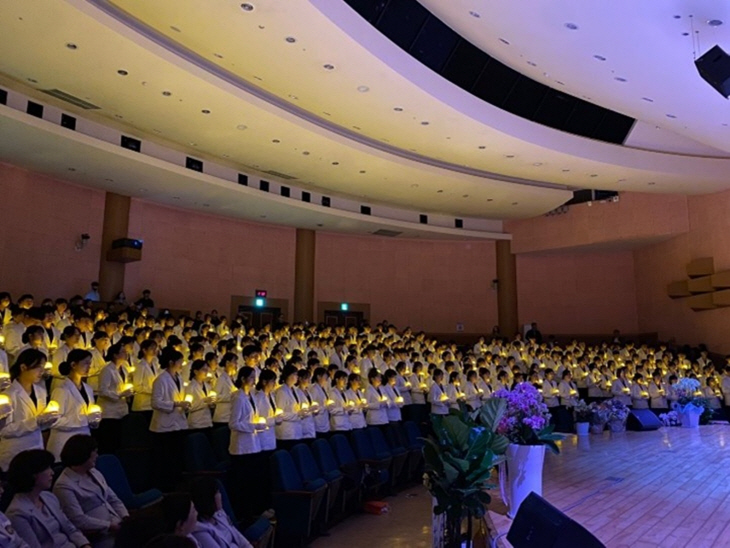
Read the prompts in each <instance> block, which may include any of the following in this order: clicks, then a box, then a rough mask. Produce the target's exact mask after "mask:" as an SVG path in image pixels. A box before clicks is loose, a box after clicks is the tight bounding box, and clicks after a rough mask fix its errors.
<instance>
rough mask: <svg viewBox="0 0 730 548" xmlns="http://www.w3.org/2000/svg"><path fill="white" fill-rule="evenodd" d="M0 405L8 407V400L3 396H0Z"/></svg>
mask: <svg viewBox="0 0 730 548" xmlns="http://www.w3.org/2000/svg"><path fill="white" fill-rule="evenodd" d="M0 405H10V398H8V397H7V396H6V395H5V394H0Z"/></svg>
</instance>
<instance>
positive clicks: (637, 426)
mask: <svg viewBox="0 0 730 548" xmlns="http://www.w3.org/2000/svg"><path fill="white" fill-rule="evenodd" d="M661 425H662V423H661V421H660V420H659V417H657V416H656V414H655V413H654V411H652V410H651V409H634V410H632V411H631V413H629V418H628V419H626V428H627V429H628V430H633V431H635V432H646V431H647V430H659V428H660V427H661Z"/></svg>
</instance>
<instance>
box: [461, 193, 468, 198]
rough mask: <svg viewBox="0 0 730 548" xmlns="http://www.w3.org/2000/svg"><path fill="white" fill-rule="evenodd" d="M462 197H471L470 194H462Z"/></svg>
mask: <svg viewBox="0 0 730 548" xmlns="http://www.w3.org/2000/svg"><path fill="white" fill-rule="evenodd" d="M461 197H462V198H468V197H469V195H468V194H462V195H461Z"/></svg>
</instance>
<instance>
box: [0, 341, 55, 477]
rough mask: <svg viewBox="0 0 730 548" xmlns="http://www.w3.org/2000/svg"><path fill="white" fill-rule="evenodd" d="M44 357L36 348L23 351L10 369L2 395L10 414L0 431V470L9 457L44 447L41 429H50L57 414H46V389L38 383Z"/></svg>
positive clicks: (10, 458)
mask: <svg viewBox="0 0 730 548" xmlns="http://www.w3.org/2000/svg"><path fill="white" fill-rule="evenodd" d="M45 363H46V356H45V354H43V353H42V352H40V351H39V350H26V351H25V352H23V353H21V354H20V355H19V356H18V359H17V360H16V361H15V363H14V364H13V367H12V368H11V373H10V374H11V378H12V379H13V382H12V384H11V385H10V388H8V390H7V391H5V395H6V396H7V397H8V399H9V400H10V406H11V409H12V411H11V413H10V415H9V416H8V417H7V418H6V419H5V421H4V426H3V427H2V429H1V430H0V470H4V471H7V469H8V466H9V465H10V461H11V460H12V458H13V457H14V456H15V455H17V454H18V453H20V452H21V451H25V450H27V449H43V436H42V434H41V430H42V429H44V428H49V427H50V426H51V425H52V424H53V423H54V422H55V421H56V420H57V419H58V413H56V412H54V413H45V412H44V411H45V408H46V390H45V388H44V387H43V385H42V384H41V383H40V382H39V381H40V379H41V377H42V375H43V365H44V364H45Z"/></svg>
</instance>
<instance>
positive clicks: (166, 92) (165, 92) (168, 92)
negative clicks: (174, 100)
mask: <svg viewBox="0 0 730 548" xmlns="http://www.w3.org/2000/svg"><path fill="white" fill-rule="evenodd" d="M162 95H164V96H165V97H169V96H170V95H172V92H171V91H163V92H162Z"/></svg>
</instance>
